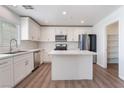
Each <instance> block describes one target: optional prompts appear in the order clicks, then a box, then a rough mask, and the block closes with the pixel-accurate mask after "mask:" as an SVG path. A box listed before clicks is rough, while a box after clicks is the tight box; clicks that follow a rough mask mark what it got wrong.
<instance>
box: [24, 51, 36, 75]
mask: <svg viewBox="0 0 124 93" xmlns="http://www.w3.org/2000/svg"><path fill="white" fill-rule="evenodd" d="M25 57H26V58H25V76H27V75H29V74H30V73H31V71H32V70H33V68H34V62H33V53H30V54H27V55H25Z"/></svg>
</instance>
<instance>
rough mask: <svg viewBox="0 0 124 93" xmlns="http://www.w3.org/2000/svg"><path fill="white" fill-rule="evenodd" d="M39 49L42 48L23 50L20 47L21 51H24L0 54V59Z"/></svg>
mask: <svg viewBox="0 0 124 93" xmlns="http://www.w3.org/2000/svg"><path fill="white" fill-rule="evenodd" d="M39 50H40V51H41V50H42V49H30V50H23V49H21V51H25V52H20V53H15V54H4V53H2V54H0V59H5V58H9V57H13V56H18V55H23V54H27V53H31V52H35V51H39Z"/></svg>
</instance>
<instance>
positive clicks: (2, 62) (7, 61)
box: [0, 58, 12, 67]
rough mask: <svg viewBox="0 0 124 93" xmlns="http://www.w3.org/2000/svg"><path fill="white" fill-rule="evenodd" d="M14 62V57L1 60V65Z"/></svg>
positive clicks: (4, 65)
mask: <svg viewBox="0 0 124 93" xmlns="http://www.w3.org/2000/svg"><path fill="white" fill-rule="evenodd" d="M11 64H12V58H8V59H3V60H0V67H6V66H8V65H11Z"/></svg>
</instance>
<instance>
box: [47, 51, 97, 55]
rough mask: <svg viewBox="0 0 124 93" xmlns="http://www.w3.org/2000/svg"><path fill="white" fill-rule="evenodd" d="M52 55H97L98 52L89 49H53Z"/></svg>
mask: <svg viewBox="0 0 124 93" xmlns="http://www.w3.org/2000/svg"><path fill="white" fill-rule="evenodd" d="M49 54H50V55H96V54H97V53H96V52H91V51H87V50H52V51H51V52H50V53H49Z"/></svg>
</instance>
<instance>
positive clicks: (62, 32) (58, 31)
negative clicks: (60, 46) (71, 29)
mask: <svg viewBox="0 0 124 93" xmlns="http://www.w3.org/2000/svg"><path fill="white" fill-rule="evenodd" d="M67 30H68V28H67V27H56V29H55V35H67V34H68V32H67Z"/></svg>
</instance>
